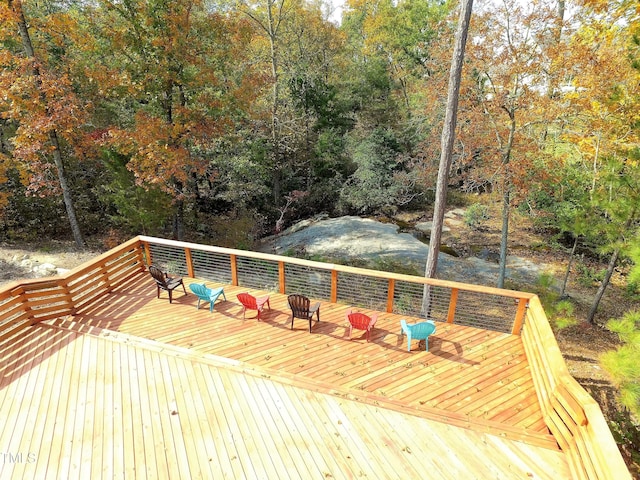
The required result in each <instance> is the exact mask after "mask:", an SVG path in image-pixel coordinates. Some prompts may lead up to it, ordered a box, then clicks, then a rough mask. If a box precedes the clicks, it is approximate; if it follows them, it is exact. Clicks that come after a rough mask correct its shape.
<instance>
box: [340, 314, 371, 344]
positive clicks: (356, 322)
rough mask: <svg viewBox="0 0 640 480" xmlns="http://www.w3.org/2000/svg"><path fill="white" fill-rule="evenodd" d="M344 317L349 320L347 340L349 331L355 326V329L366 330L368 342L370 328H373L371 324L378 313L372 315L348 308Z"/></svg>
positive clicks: (349, 336)
mask: <svg viewBox="0 0 640 480" xmlns="http://www.w3.org/2000/svg"><path fill="white" fill-rule="evenodd" d="M346 317H347V320H348V322H349V335H348V338H349V340H351V333H352V332H353V329H354V328H355V329H357V330H366V332H367V342H368V341H369V340H370V339H371V330H373V326H374V325H375V324H376V321H377V320H378V314H377V313H374V314H373V315H372V316H368V315H365V314H364V313H361V312H353V311H351V310H348V311H347V315H346Z"/></svg>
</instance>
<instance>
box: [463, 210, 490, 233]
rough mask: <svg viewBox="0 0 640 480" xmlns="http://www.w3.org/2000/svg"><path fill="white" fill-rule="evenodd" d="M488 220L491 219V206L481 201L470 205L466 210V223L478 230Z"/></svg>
mask: <svg viewBox="0 0 640 480" xmlns="http://www.w3.org/2000/svg"><path fill="white" fill-rule="evenodd" d="M486 220H489V208H487V206H486V205H482V204H481V203H474V204H472V205H470V206H469V208H467V210H466V211H465V212H464V223H465V224H466V225H467V226H468V227H470V228H473V229H474V230H478V229H479V228H480V227H481V226H482V224H483V223H484V222H485V221H486Z"/></svg>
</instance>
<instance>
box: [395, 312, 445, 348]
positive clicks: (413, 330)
mask: <svg viewBox="0 0 640 480" xmlns="http://www.w3.org/2000/svg"><path fill="white" fill-rule="evenodd" d="M400 328H401V330H400V336H402V335H403V334H406V335H407V351H408V352H410V351H411V340H412V339H415V340H424V341H425V342H426V345H427V348H426V351H427V352H428V351H429V335H431V334H432V333H434V332H435V331H436V324H435V323H434V322H433V320H427V321H426V322H420V323H415V324H413V325H410V324H407V322H406V321H405V320H404V318H403V319H402V320H400Z"/></svg>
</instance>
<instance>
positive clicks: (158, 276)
mask: <svg viewBox="0 0 640 480" xmlns="http://www.w3.org/2000/svg"><path fill="white" fill-rule="evenodd" d="M149 273H150V274H151V276H152V277H153V279H154V280H155V281H156V282H157V283H158V285H162V286H163V287H166V286H167V278H166V276H165V274H164V272H163V271H162V270H160V269H159V268H158V267H156V266H155V265H149Z"/></svg>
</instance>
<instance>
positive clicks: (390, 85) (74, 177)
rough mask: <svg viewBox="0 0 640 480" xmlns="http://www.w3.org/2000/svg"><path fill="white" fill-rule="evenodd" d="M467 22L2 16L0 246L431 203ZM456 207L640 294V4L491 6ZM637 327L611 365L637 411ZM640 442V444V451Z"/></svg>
mask: <svg viewBox="0 0 640 480" xmlns="http://www.w3.org/2000/svg"><path fill="white" fill-rule="evenodd" d="M458 11H459V4H458V3H457V2H454V1H445V0H346V2H345V4H344V10H343V12H342V16H341V19H340V21H335V20H334V19H331V20H330V15H331V13H332V12H331V7H330V4H329V3H327V2H325V1H323V0H147V1H141V0H93V1H85V0H41V1H39V2H35V1H32V0H24V1H21V0H3V1H2V2H0V64H1V65H2V70H1V71H0V239H1V240H4V241H33V240H37V239H42V238H70V239H73V241H74V242H75V243H76V244H77V246H78V247H83V246H84V245H86V244H87V242H90V241H91V239H95V238H101V239H103V241H104V242H105V243H107V244H108V243H111V244H112V245H115V244H117V243H119V242H121V241H122V240H125V239H128V238H130V237H131V236H133V235H137V234H146V235H154V236H160V237H167V238H175V239H178V240H188V241H196V242H199V243H210V244H215V245H220V246H228V247H234V248H245V249H250V248H251V247H252V246H253V244H254V242H256V241H257V240H258V239H260V238H262V237H264V236H266V235H271V234H273V233H276V232H280V231H282V230H283V229H285V228H287V227H288V226H290V225H291V224H293V223H294V222H296V221H298V220H300V219H305V218H309V217H312V216H314V215H317V214H319V213H323V214H328V215H330V216H338V215H346V214H350V215H362V216H368V215H379V214H384V215H391V216H392V215H394V214H395V213H397V212H398V211H401V210H428V209H429V208H431V207H432V205H433V203H434V197H435V186H436V178H437V176H438V164H439V158H440V153H441V152H440V149H441V141H440V140H441V135H442V128H443V119H444V115H445V107H446V100H447V88H448V79H449V70H450V66H451V56H452V52H451V50H452V45H453V43H454V35H455V32H456V26H457V24H458ZM458 100H459V108H458V112H457V130H456V136H455V143H454V148H453V152H452V166H451V171H450V173H449V177H448V182H447V183H448V185H449V198H450V200H451V201H452V202H453V201H454V200H455V198H454V197H455V196H456V195H469V194H475V195H477V197H478V198H481V197H482V196H488V195H491V196H494V197H497V198H499V199H500V202H501V205H502V208H501V215H502V225H503V232H502V235H503V236H504V237H505V238H506V237H508V234H509V224H508V219H509V217H510V215H512V214H513V213H514V212H518V214H519V215H524V216H526V217H527V218H529V219H530V220H531V222H532V224H533V225H534V228H535V229H536V230H537V231H538V232H544V233H545V235H547V237H548V238H549V239H550V240H549V242H550V243H551V244H553V245H556V246H557V248H559V249H563V251H566V252H568V254H567V255H573V254H574V253H575V252H583V254H585V252H586V254H587V255H590V256H592V257H594V258H597V259H599V260H600V261H602V262H603V264H604V265H605V266H606V269H605V271H604V274H603V275H602V278H601V279H599V280H600V284H599V288H598V290H597V291H596V292H595V293H594V302H593V307H592V309H591V312H590V313H589V314H588V316H587V318H585V319H582V320H583V321H586V322H590V323H594V322H595V314H596V311H597V307H598V302H599V301H600V299H601V298H602V296H603V295H604V294H605V290H606V288H607V285H608V283H609V281H610V279H611V276H612V274H613V273H614V271H615V270H616V269H620V268H623V269H625V271H626V272H628V274H627V275H625V279H626V282H627V286H626V289H627V292H628V294H629V295H630V297H631V298H635V299H636V300H637V299H640V268H638V267H637V265H639V264H640V7H639V6H638V3H637V2H635V1H630V0H618V1H613V0H577V1H576V2H566V1H565V0H533V1H529V2H522V1H518V0H493V1H488V0H484V1H476V2H475V4H474V6H473V14H472V18H471V24H470V28H469V36H468V40H467V43H466V52H465V56H464V65H463V69H462V78H461V86H460V92H459V97H458ZM639 326H640V310H638V311H635V310H633V309H632V310H630V311H629V312H628V313H627V314H626V315H624V317H623V318H619V319H614V320H611V321H609V322H608V323H607V324H606V326H604V325H603V328H607V329H610V330H611V331H613V332H616V333H617V334H618V335H619V336H620V338H621V347H620V348H619V349H618V350H616V351H613V352H610V353H609V354H607V355H608V357H607V360H606V361H607V362H608V363H607V365H608V367H607V368H608V369H609V368H611V371H612V372H614V373H613V374H612V375H613V378H614V381H615V382H616V384H617V385H618V386H619V387H620V392H621V398H622V401H623V403H624V404H625V405H626V406H627V407H628V408H629V409H631V411H633V412H635V413H636V415H637V414H638V413H639V412H640V360H639V358H640V353H639V351H640V347H639V346H638V345H639V344H640V333H639V332H640V330H639ZM636 435H637V433H636Z"/></svg>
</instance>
